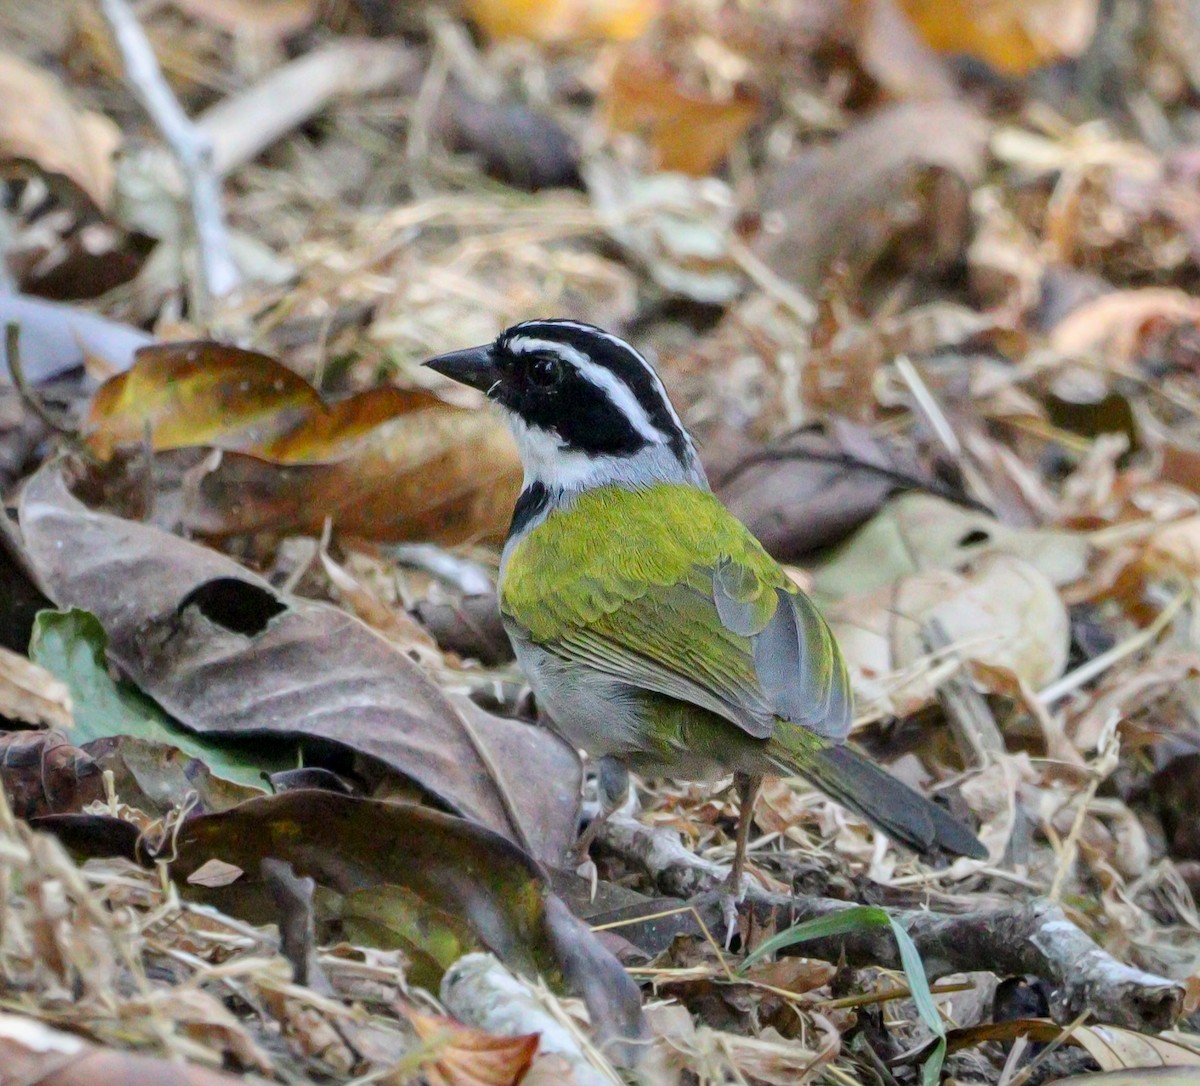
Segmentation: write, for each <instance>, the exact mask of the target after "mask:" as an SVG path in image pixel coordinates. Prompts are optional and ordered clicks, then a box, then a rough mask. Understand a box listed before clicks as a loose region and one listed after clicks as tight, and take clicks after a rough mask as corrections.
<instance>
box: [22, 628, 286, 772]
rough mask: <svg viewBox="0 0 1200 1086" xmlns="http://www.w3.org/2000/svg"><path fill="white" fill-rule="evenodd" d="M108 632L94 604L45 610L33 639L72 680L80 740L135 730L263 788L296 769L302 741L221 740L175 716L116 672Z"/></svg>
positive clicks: (75, 735)
mask: <svg viewBox="0 0 1200 1086" xmlns="http://www.w3.org/2000/svg"><path fill="white" fill-rule="evenodd" d="M107 647H108V635H107V634H105V632H104V627H103V626H101V625H100V622H99V620H97V618H96V616H95V615H93V614H91V613H89V612H88V611H80V610H70V611H39V612H38V614H37V617H36V618H35V620H34V624H33V636H32V637H31V638H30V641H29V658H30V659H31V660H33V661H34V663H37V664H41V666H42V667H44V668H46V670H48V671H50V672H51V673H52V674H53V675H55V676H56V677H57V678H59V679H61V680H62V681H63V682H65V683H66V684H67V686H68V687H70V690H71V700H72V702H73V703H74V713H75V727H74V728H73V729H72V731H71V740H72V742H73V743H74V744H75V745H76V746H83V744H84V743H88V742H91V741H92V740H93V739H104V738H107V737H109V736H114V735H133V736H137V737H138V738H140V739H148V740H150V741H152V742H156V743H165V744H168V745H169V746H173V747H176V748H178V749H179V750H181V751H183V752H184V753H185V754H187V755H189V756H191V757H193V758H198V759H199V760H200V761H202V762H203V763H204V764H205V765H206V766H208V768H209V770H211V772H212V773H213V774H214V775H215V776H217V777H221V778H223V779H224V780H227V781H233V782H235V783H238V784H243V785H246V786H248V787H250V788H254V789H257V790H258V791H260V792H261V791H263V783H262V778H261V774H262V773H263V772H264V771H265V772H267V773H274V772H277V771H279V770H283V769H293V768H295V766H296V765H297V764H298V754H297V748H296V746H295V744H291V743H287V744H282V743H272V742H266V743H264V742H260V741H256V742H255V743H254V744H253V746H251V745H250V744H247V743H244V742H243V743H232V744H231V743H218V742H214V741H213V740H211V739H209V738H207V737H204V736H198V735H195V734H194V733H192V732H189V731H187V730H186V729H185V728H183V727H181V726H180V725H179V724H177V723H176V722H175V721H174V720H172V719H171V718H170V717H169V716H168V715H167V714H166V713H165V712H164V711H163V709H162V708H161V707H160V706H159V705H158V704H157V703H156V702H154V701H153V700H151V699H150V698H148V697H146V695H145V694H143V693H142V692H141V691H140V690H138V689H137V687H135V686H134V685H133V684H132V683H128V682H123V681H119V680H117V679H114V678H113V677H112V675H111V674H110V673H109V670H108V662H107V659H106V657H105V649H106V648H107Z"/></svg>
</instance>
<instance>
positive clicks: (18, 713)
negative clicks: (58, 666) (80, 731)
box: [0, 646, 73, 728]
mask: <svg viewBox="0 0 1200 1086" xmlns="http://www.w3.org/2000/svg"><path fill="white" fill-rule="evenodd" d="M0 716H4V717H7V718H8V719H9V720H23V721H25V722H26V723H27V724H45V725H46V726H47V727H50V728H69V727H71V724H72V722H73V718H72V715H71V692H70V691H69V690H68V689H67V686H66V684H65V683H63V682H60V681H59V680H58V679H56V678H55V677H54V676H53V675H51V674H50V672H48V671H47V670H46V669H45V668H44V667H40V666H39V665H37V664H35V663H33V661H31V660H29V659H28V658H27V657H24V656H21V655H20V654H19V653H16V652H13V651H12V650H11V649H6V648H4V647H3V646H0Z"/></svg>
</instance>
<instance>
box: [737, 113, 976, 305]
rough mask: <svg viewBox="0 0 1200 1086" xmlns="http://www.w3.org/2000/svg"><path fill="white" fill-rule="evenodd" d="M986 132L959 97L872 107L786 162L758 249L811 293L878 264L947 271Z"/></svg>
mask: <svg viewBox="0 0 1200 1086" xmlns="http://www.w3.org/2000/svg"><path fill="white" fill-rule="evenodd" d="M988 131H989V128H988V125H987V123H986V122H985V121H984V120H983V118H982V117H980V116H979V115H978V114H976V113H975V112H973V111H972V110H970V109H968V108H967V107H966V106H964V105H961V104H959V103H957V102H950V101H945V102H918V103H902V104H899V105H893V106H888V107H885V108H883V109H881V110H879V111H878V112H877V113H875V114H874V115H873V116H870V117H868V118H867V119H866V120H864V121H861V122H860V123H858V124H857V125H855V126H854V127H853V128H851V129H849V130H848V131H847V132H845V133H844V134H843V135H842V136H840V137H839V138H838V139H836V140H835V141H834V142H833V143H832V144H830V145H829V147H828V148H825V149H824V150H822V151H819V152H815V153H814V154H812V155H811V156H806V157H803V158H801V159H799V160H797V161H793V162H789V163H788V164H787V165H786V166H785V167H784V168H783V170H782V171H781V172H780V174H779V175H778V176H777V177H776V178H775V179H774V182H773V185H772V188H771V190H770V191H769V193H768V195H767V197H766V199H765V201H764V205H765V206H764V210H763V228H762V231H761V232H760V234H759V236H758V238H757V239H756V242H755V247H756V250H757V252H758V253H759V255H760V256H761V257H762V258H763V259H764V260H765V261H766V262H767V264H768V265H770V267H771V268H772V269H773V270H774V271H775V272H777V273H778V274H779V275H782V276H784V277H785V278H787V279H789V280H790V281H791V282H793V283H795V284H796V285H797V286H799V287H800V288H801V289H802V290H804V291H806V292H807V293H808V294H809V295H810V296H813V295H815V294H816V293H817V292H818V291H819V289H820V288H821V286H822V284H823V283H824V282H825V281H826V279H827V277H828V276H829V274H830V272H831V271H832V270H833V269H834V268H835V267H840V268H842V269H844V270H843V271H842V272H841V273H840V275H841V278H842V280H843V281H844V282H846V283H849V284H854V285H858V284H862V283H864V282H865V281H866V280H868V279H869V278H870V277H871V276H872V274H873V273H874V272H876V271H882V270H884V266H885V264H888V265H891V264H895V265H898V266H899V268H900V269H901V270H902V271H910V272H917V273H918V274H925V275H931V274H938V273H940V272H942V271H944V270H945V269H946V268H947V267H949V266H950V265H951V264H952V263H954V262H955V261H957V260H958V259H960V258H961V256H962V254H963V253H964V252H965V249H966V245H967V241H968V236H969V227H970V209H969V207H968V204H967V201H968V195H969V189H970V187H971V186H972V185H974V184H976V183H977V182H978V181H979V180H980V179H981V177H982V174H983V168H984V158H985V152H986V146H987V138H988ZM885 257H887V258H888V259H887V260H886V261H885V259H884V258H885ZM890 274H895V270H894V269H892V271H891V273H890Z"/></svg>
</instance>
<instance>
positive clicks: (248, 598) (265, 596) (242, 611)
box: [177, 577, 287, 637]
mask: <svg viewBox="0 0 1200 1086" xmlns="http://www.w3.org/2000/svg"><path fill="white" fill-rule="evenodd" d="M191 606H195V607H198V608H200V613H201V614H202V615H203V616H204V617H205V618H207V619H208V620H209V621H210V622H215V623H216V624H217V625H218V626H224V627H225V629H227V630H230V631H232V632H233V633H240V634H245V635H246V636H247V637H254V636H255V635H256V634H260V633H262V632H263V630H265V629H266V628H267V623H268V622H270V621H271V619H273V618H274V617H275V616H276V615H277V614H279V613H280V612H281V611H286V610H287V604H285V603H280V602H279V600H278V599H277V598H276V597H275V596H274V594H272V593H271V592H268V591H267V590H266V589H265V588H259V587H258V585H255V584H250V583H249V582H247V581H239V580H238V579H237V578H236V577H218V578H216V580H212V581H205V582H204V583H203V584H200V585H197V586H196V587H195V588H193V589H192V590H191V591H190V592H189V593H188V594H187V595H186V596H184V597H183V599H182V600H180V601H179V607H178V609H177V611H178V613H179V614H181V615H182V614H183V612H184V610H185V609H186V608H188V607H191Z"/></svg>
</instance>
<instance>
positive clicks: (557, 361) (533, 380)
mask: <svg viewBox="0 0 1200 1086" xmlns="http://www.w3.org/2000/svg"><path fill="white" fill-rule="evenodd" d="M565 372H566V365H565V363H564V362H563V360H562V359H561V358H559V357H558V356H557V355H554V354H550V353H549V352H545V353H541V354H533V355H529V356H528V360H527V361H526V363H525V377H526V379H527V380H528V381H529V383H530V384H531V385H533V386H534V387H535V388H553V387H554V386H555V385H557V384H560V383H561V382H562V380H563V377H564V376H565Z"/></svg>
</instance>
